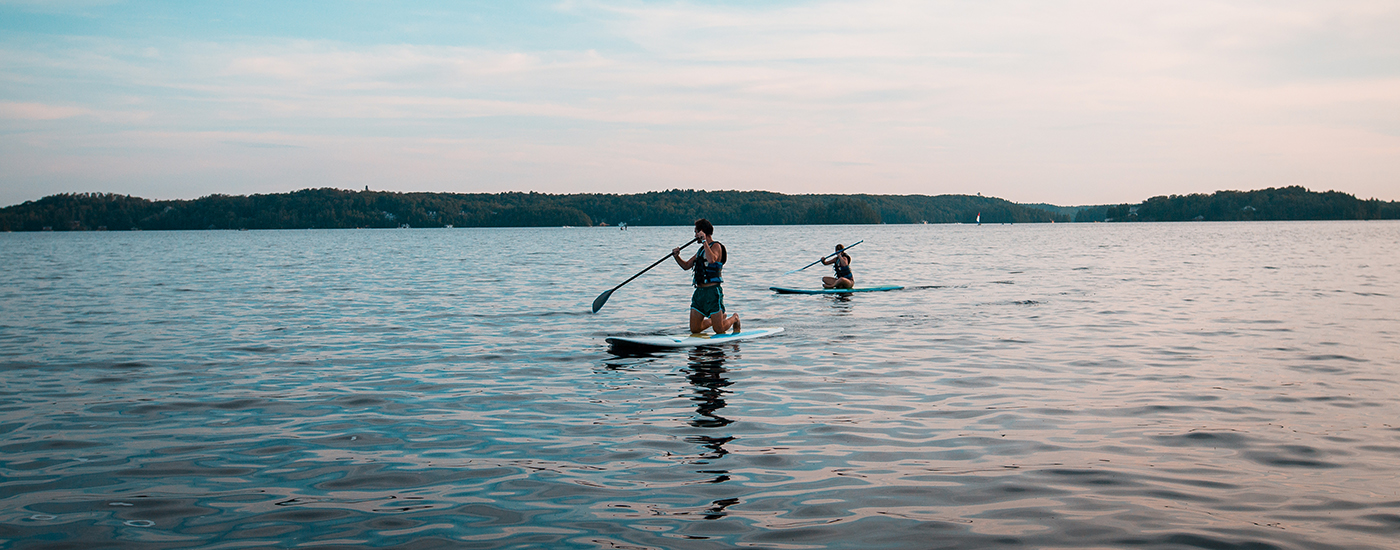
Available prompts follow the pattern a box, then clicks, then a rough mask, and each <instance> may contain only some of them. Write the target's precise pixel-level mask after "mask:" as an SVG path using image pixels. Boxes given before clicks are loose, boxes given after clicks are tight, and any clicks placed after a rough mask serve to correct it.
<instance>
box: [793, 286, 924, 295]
mask: <svg viewBox="0 0 1400 550" xmlns="http://www.w3.org/2000/svg"><path fill="white" fill-rule="evenodd" d="M902 288H904V287H902V286H894V285H885V286H858V287H856V288H787V287H783V286H770V287H768V290H772V291H773V292H777V293H778V294H850V293H852V292H881V291H885V290H899V289H902Z"/></svg>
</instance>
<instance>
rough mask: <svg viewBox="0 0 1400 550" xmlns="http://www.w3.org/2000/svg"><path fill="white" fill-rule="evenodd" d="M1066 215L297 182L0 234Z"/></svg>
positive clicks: (74, 202)
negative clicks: (275, 189)
mask: <svg viewBox="0 0 1400 550" xmlns="http://www.w3.org/2000/svg"><path fill="white" fill-rule="evenodd" d="M979 214H980V215H981V220H982V222H983V223H1044V222H1055V221H1058V222H1066V221H1069V217H1068V216H1066V215H1065V214H1062V213H1056V212H1050V211H1046V210H1043V209H1038V208H1032V207H1028V206H1024V205H1018V204H1015V203H1012V202H1010V201H1006V200H1003V199H997V198H990V197H981V196H969V195H939V196H926V195H784V194H781V193H771V192H766V191H697V190H670V191H656V192H649V193H639V194H630V195H618V194H596V193H586V194H568V195H553V194H546V193H533V192H531V193H519V192H511V193H491V194H458V193H396V192H385V191H347V190H342V189H330V188H324V189H303V190H300V191H295V192H291V193H275V194H266V195H247V196H244V195H209V196H206V197H201V198H198V199H193V200H148V199H143V198H139V197H132V196H129V195H118V194H110V193H64V194H58V195H51V196H48V197H44V198H42V199H39V200H36V201H29V202H25V203H23V204H19V205H15V206H10V207H6V208H3V209H0V231H44V230H51V231H84V230H89V231H90V230H113V231H116V230H172V229H310V228H360V227H363V228H392V227H449V226H452V227H550V226H592V225H612V226H617V225H622V224H627V225H636V226H644V225H689V224H690V223H692V222H694V221H695V219H696V218H702V217H703V218H707V219H709V220H710V221H712V222H713V223H715V224H716V225H814V224H878V223H899V224H908V223H959V222H961V223H972V222H974V221H975V220H976V219H977V217H978V215H979Z"/></svg>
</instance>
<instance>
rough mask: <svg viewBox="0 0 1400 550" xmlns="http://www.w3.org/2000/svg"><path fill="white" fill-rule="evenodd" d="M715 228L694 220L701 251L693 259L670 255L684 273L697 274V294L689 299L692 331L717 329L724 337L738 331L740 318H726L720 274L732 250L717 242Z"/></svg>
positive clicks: (673, 251)
mask: <svg viewBox="0 0 1400 550" xmlns="http://www.w3.org/2000/svg"><path fill="white" fill-rule="evenodd" d="M714 233H715V226H713V225H710V222H709V221H708V220H704V219H700V220H695V238H696V239H697V240H699V241H700V251H699V252H696V253H695V256H694V257H693V258H690V259H688V260H687V259H682V258H681V249H679V248H673V249H671V256H672V257H674V258H675V259H676V264H677V265H679V266H681V269H684V270H687V271H689V270H694V271H695V294H693V295H691V297H690V332H691V334H700V333H701V332H705V329H707V328H713V329H715V334H724V333H725V331H728V330H729V328H730V327H733V328H734V333H735V334H738V332H739V315H738V314H737V313H736V314H734V315H731V316H730V317H729V318H728V319H726V318H725V317H724V290H723V289H721V288H720V286H719V284H720V283H721V282H723V279H721V278H720V272H721V271H722V270H723V269H724V262H725V261H727V260H728V259H729V251H728V250H725V248H724V245H723V244H720V243H719V241H716V240H714V238H713V237H712V236H711V235H714Z"/></svg>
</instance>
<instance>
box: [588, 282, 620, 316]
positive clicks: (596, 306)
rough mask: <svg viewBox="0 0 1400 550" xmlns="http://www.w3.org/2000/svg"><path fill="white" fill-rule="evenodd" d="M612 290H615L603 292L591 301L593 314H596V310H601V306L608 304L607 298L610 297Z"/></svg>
mask: <svg viewBox="0 0 1400 550" xmlns="http://www.w3.org/2000/svg"><path fill="white" fill-rule="evenodd" d="M614 290H617V289H615V288H612V289H608V290H604V291H603V293H602V294H599V295H598V297H597V298H594V299H593V313H598V310H600V309H603V304H606V303H608V297H609V296H612V293H613V291H614Z"/></svg>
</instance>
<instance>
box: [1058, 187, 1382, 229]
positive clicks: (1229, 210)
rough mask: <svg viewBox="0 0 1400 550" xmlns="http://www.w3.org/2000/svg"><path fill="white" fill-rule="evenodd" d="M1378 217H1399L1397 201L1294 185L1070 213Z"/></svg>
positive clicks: (1090, 217)
mask: <svg viewBox="0 0 1400 550" xmlns="http://www.w3.org/2000/svg"><path fill="white" fill-rule="evenodd" d="M1381 219H1387V220H1394V219H1400V202H1395V201H1389V202H1387V201H1380V200H1376V199H1369V200H1361V199H1358V198H1356V197H1355V196H1352V195H1350V194H1347V193H1341V192H1338V191H1327V192H1323V193H1316V192H1313V191H1309V190H1307V189H1305V188H1303V187H1297V186H1293V187H1279V188H1273V187H1271V188H1268V189H1260V190H1258V191H1216V192H1215V193H1212V194H1209V195H1206V194H1202V193H1196V194H1191V195H1171V196H1162V197H1152V198H1150V199H1147V200H1145V201H1143V202H1141V203H1138V204H1123V205H1117V206H1099V207H1089V208H1086V209H1084V210H1081V211H1079V213H1077V214H1076V215H1075V221H1113V222H1131V221H1144V222H1168V221H1265V220H1381Z"/></svg>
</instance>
